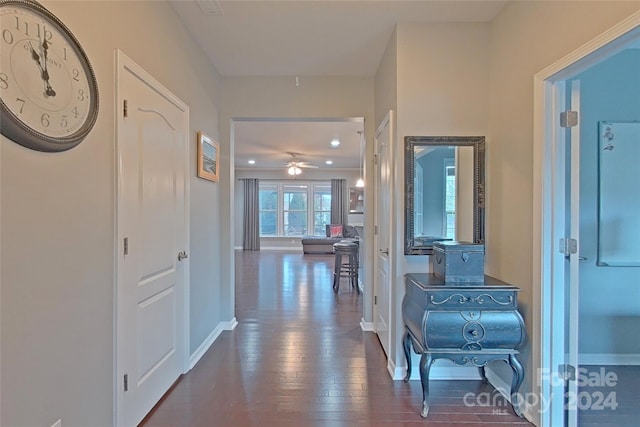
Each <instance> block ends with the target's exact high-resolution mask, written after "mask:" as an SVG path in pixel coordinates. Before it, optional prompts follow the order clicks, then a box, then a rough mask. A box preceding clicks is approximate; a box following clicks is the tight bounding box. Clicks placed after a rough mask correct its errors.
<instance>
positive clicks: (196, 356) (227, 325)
mask: <svg viewBox="0 0 640 427" xmlns="http://www.w3.org/2000/svg"><path fill="white" fill-rule="evenodd" d="M237 325H238V321H237V320H236V318H235V317H234V318H233V319H231V320H230V321H228V322H220V323H218V326H216V327H215V328H214V329H213V331H211V333H210V334H209V336H208V337H207V338H206V339H205V340H204V341H203V342H202V344H200V346H199V347H198V348H197V349H196V351H194V352H193V354H192V355H191V356H190V357H189V369H193V367H194V366H196V363H198V361H199V360H200V359H201V358H202V356H204V354H205V353H206V352H207V350H209V347H211V346H212V345H213V343H214V342H215V340H216V339H218V337H219V336H220V334H221V333H222V331H232V330H233V329H235V327H236V326H237Z"/></svg>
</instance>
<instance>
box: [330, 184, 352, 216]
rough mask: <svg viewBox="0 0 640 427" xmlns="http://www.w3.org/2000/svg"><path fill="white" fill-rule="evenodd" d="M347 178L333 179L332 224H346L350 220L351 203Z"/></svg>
mask: <svg viewBox="0 0 640 427" xmlns="http://www.w3.org/2000/svg"><path fill="white" fill-rule="evenodd" d="M348 197H349V194H348V193H347V180H346V179H332V180H331V224H344V225H346V224H347V222H348V219H349V217H348V215H349V210H348V209H349V205H348Z"/></svg>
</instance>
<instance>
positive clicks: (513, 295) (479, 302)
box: [425, 288, 518, 310]
mask: <svg viewBox="0 0 640 427" xmlns="http://www.w3.org/2000/svg"><path fill="white" fill-rule="evenodd" d="M425 296H426V299H427V300H426V301H425V303H426V304H425V305H426V307H427V308H429V309H432V310H444V309H454V310H458V309H464V310H470V309H476V310H486V309H493V310H496V309H498V310H500V309H503V310H511V309H515V308H516V306H517V302H518V295H517V291H515V290H499V291H498V290H491V289H474V290H464V289H461V288H459V289H445V290H429V291H427V292H426V293H425Z"/></svg>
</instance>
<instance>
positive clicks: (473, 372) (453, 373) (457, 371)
mask: <svg viewBox="0 0 640 427" xmlns="http://www.w3.org/2000/svg"><path fill="white" fill-rule="evenodd" d="M411 364H412V367H411V377H409V380H411V381H413V380H420V356H419V355H415V354H414V355H413V356H412V358H411ZM387 369H388V370H389V373H390V374H391V377H392V378H393V379H394V380H403V379H404V377H405V376H406V375H407V368H406V366H395V363H392V362H391V361H389V363H388V364H387ZM480 379H481V378H480V372H479V371H478V368H476V367H474V366H458V365H455V364H454V363H453V362H450V361H448V360H446V359H437V360H435V361H434V362H433V363H432V364H431V369H429V380H480Z"/></svg>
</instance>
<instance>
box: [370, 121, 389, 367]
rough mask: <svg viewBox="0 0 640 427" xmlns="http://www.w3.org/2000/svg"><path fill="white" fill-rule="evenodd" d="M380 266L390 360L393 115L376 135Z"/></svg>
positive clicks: (378, 323) (383, 333)
mask: <svg viewBox="0 0 640 427" xmlns="http://www.w3.org/2000/svg"><path fill="white" fill-rule="evenodd" d="M375 140H376V158H377V163H376V209H375V212H376V215H375V218H376V220H375V225H376V230H377V233H376V236H375V237H376V238H375V248H376V263H375V269H376V274H375V294H374V295H375V300H376V304H375V328H376V333H377V334H378V339H379V340H380V343H381V344H382V348H383V349H384V352H385V353H386V355H387V357H389V350H390V334H389V322H390V319H391V279H392V277H393V274H392V264H391V253H392V247H391V233H392V223H393V221H392V209H391V207H392V200H391V185H392V177H391V167H392V162H391V155H392V141H393V112H392V111H389V114H387V116H386V117H385V119H384V120H383V121H382V123H381V124H380V125H379V126H378V130H377V131H376V137H375Z"/></svg>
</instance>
